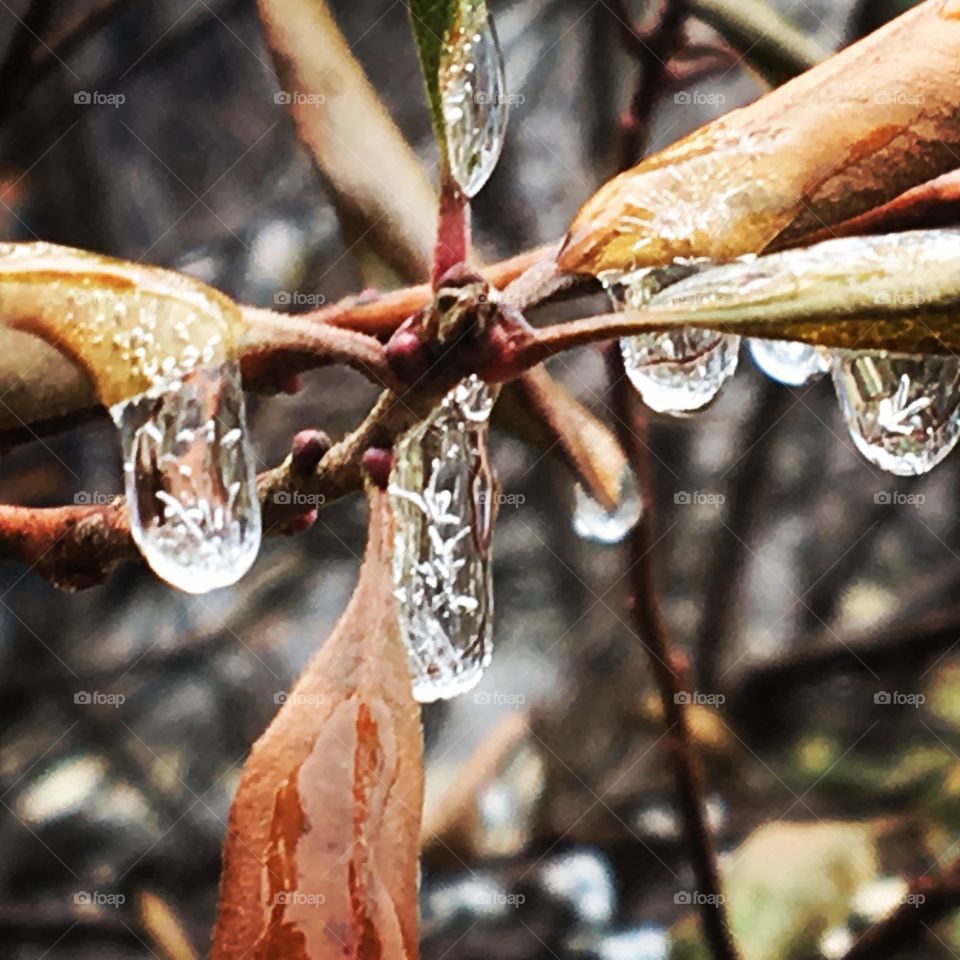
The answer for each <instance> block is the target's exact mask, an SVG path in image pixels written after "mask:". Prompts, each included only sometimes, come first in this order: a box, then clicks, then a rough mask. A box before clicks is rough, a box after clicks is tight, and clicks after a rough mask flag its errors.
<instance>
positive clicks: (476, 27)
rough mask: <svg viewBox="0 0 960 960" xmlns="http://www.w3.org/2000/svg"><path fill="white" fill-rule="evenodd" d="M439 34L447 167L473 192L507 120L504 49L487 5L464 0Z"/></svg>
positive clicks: (490, 164)
mask: <svg viewBox="0 0 960 960" xmlns="http://www.w3.org/2000/svg"><path fill="white" fill-rule="evenodd" d="M460 8H461V12H460V18H459V20H458V21H457V23H455V24H454V26H453V27H452V28H451V30H450V31H449V33H448V35H447V37H446V38H445V40H444V46H443V52H442V54H441V58H440V71H439V78H440V98H441V105H442V110H443V125H444V133H445V139H446V145H447V157H448V159H449V163H450V172H451V173H452V174H453V177H454V179H455V180H456V181H457V183H458V185H459V186H460V189H461V190H462V191H463V193H464V195H465V196H467V197H468V198H469V197H475V196H476V195H477V193H479V192H480V190H481V188H482V187H483V185H484V184H485V183H486V182H487V180H489V179H490V174H491V173H493V170H494V167H496V165H497V161H498V160H499V159H500V151H501V150H502V149H503V140H504V136H505V134H506V126H507V97H506V81H505V79H504V70H503V55H502V53H501V51H500V43H499V41H498V40H497V34H496V30H495V29H494V26H493V20H492V19H491V17H490V15H489V14H488V12H487V5H486V3H483V2H477V0H468V2H467V3H463V4H461V5H460Z"/></svg>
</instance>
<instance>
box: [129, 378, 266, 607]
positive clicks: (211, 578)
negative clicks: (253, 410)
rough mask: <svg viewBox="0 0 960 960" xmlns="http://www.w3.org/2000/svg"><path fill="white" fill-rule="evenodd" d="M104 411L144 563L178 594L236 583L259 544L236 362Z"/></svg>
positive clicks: (254, 487)
mask: <svg viewBox="0 0 960 960" xmlns="http://www.w3.org/2000/svg"><path fill="white" fill-rule="evenodd" d="M110 412H111V414H112V416H113V419H114V422H115V423H116V425H117V427H118V428H119V430H120V438H121V442H122V445H123V469H124V480H125V487H126V495H127V509H128V511H129V515H130V528H131V532H132V533H133V538H134V540H135V541H136V543H137V545H138V546H139V548H140V550H141V552H142V553H143V556H144V558H145V559H146V561H147V563H149V564H150V566H151V568H152V569H153V571H154V572H155V573H156V574H157V575H158V576H159V577H161V578H163V579H164V580H166V581H167V582H168V583H170V584H171V585H172V586H174V587H177V588H179V589H180V590H185V591H186V592H187V593H206V592H207V591H208V590H214V589H216V588H217V587H226V586H229V585H230V584H232V583H236V581H237V580H239V579H240V577H242V576H243V575H244V574H245V573H246V572H247V570H249V569H250V566H251V565H252V564H253V561H254V560H255V559H256V556H257V551H258V550H259V548H260V504H259V502H258V500H257V485H256V475H255V472H254V462H253V451H252V449H251V447H250V441H249V439H248V437H247V430H246V417H245V413H244V396H243V388H242V384H241V381H240V369H239V365H238V364H237V363H236V362H228V363H225V364H224V365H223V366H221V367H219V368H209V367H200V368H198V369H196V370H195V371H193V372H192V373H190V374H188V375H187V376H186V377H184V379H183V380H178V381H173V382H171V383H169V384H167V385H166V386H164V387H163V388H160V389H158V390H156V391H150V392H148V393H145V394H141V395H139V396H137V397H133V398H132V399H130V400H124V401H122V402H120V403H117V404H115V405H114V406H113V407H111V408H110Z"/></svg>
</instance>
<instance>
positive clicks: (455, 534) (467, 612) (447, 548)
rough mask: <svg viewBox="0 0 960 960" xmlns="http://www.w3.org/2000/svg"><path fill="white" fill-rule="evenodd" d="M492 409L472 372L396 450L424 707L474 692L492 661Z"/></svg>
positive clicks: (405, 614) (414, 657)
mask: <svg viewBox="0 0 960 960" xmlns="http://www.w3.org/2000/svg"><path fill="white" fill-rule="evenodd" d="M492 407H493V396H492V394H491V392H490V390H489V388H488V387H487V385H486V384H485V383H484V382H483V381H482V380H480V379H478V378H477V377H475V376H472V377H470V378H469V379H467V380H464V381H463V382H462V383H460V384H458V385H457V386H456V387H454V389H453V390H451V391H450V393H449V394H448V395H447V396H446V397H445V398H444V400H443V402H442V403H441V404H440V406H439V407H438V408H437V410H436V411H435V412H434V413H433V414H432V415H431V416H430V417H429V418H428V419H427V420H425V421H424V422H423V423H422V424H420V425H419V426H418V427H415V428H414V429H413V430H412V431H411V432H410V433H409V434H408V435H407V436H406V437H404V438H403V440H402V441H401V442H400V443H399V444H398V445H397V448H396V466H395V467H394V469H393V473H392V474H391V477H390V494H391V497H392V503H393V511H394V515H395V517H396V533H395V535H394V556H393V574H394V582H395V584H396V595H397V600H398V601H399V608H400V628H401V633H402V635H403V639H404V642H405V644H406V647H407V654H408V657H409V660H410V670H411V673H412V675H413V693H414V696H415V697H416V698H417V700H419V701H421V702H423V703H428V702H431V701H433V700H439V699H446V698H448V697H453V696H456V695H457V694H458V693H464V692H465V691H467V690H469V689H470V688H471V687H473V686H474V685H475V684H476V683H477V682H478V681H479V679H480V677H481V675H482V673H483V670H484V668H485V667H486V666H487V664H488V663H489V662H490V657H491V653H492V632H493V592H492V590H493V584H492V578H491V572H492V570H491V556H490V540H491V536H492V534H493V521H494V514H495V499H496V498H495V495H494V494H495V484H496V478H495V476H494V473H493V468H492V466H491V464H490V459H489V456H488V451H487V433H488V421H489V417H490V410H491V409H492Z"/></svg>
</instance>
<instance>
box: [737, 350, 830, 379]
mask: <svg viewBox="0 0 960 960" xmlns="http://www.w3.org/2000/svg"><path fill="white" fill-rule="evenodd" d="M747 346H748V347H749V348H750V354H751V356H752V357H753V362H754V363H755V364H756V365H757V366H758V367H759V368H760V370H762V371H763V373H765V374H766V375H767V376H768V377H769V378H770V379H771V380H776V381H777V382H778V383H783V384H786V386H788V387H802V386H803V385H804V384H807V383H811V382H812V381H814V380H816V379H817V378H818V377H822V376H823V375H824V374H825V373H826V372H827V371H828V370H829V369H830V360H829V358H828V357H827V356H826V355H825V354H824V351H822V350H818V349H817V348H816V347H812V346H810V345H809V344H807V343H797V342H795V341H791V340H757V339H754V338H751V339H749V340H747Z"/></svg>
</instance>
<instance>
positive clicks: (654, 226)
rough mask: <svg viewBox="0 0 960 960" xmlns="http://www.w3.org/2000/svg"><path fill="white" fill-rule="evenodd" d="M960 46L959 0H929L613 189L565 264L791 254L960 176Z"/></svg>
mask: <svg viewBox="0 0 960 960" xmlns="http://www.w3.org/2000/svg"><path fill="white" fill-rule="evenodd" d="M958 51H960V4H958V3H957V0H928V2H926V3H922V4H920V5H919V6H918V7H916V8H915V9H913V10H911V11H909V12H908V13H906V14H904V15H903V16H902V17H899V18H898V19H896V20H894V21H893V22H891V23H890V24H888V25H887V26H885V27H884V28H883V29H881V30H879V31H877V32H876V33H875V34H872V35H871V36H869V37H867V38H865V39H864V40H862V41H860V42H859V43H856V44H854V45H853V46H851V47H848V48H847V49H845V50H843V51H841V52H840V53H838V54H837V55H836V56H834V57H832V58H830V59H829V60H827V61H824V62H823V63H822V64H819V65H818V66H816V67H814V68H813V69H812V70H809V71H808V72H807V73H805V74H803V75H802V76H800V77H798V78H797V79H796V80H793V81H791V82H790V83H787V84H785V85H784V86H782V87H779V88H778V89H777V90H774V91H773V92H771V93H769V94H767V95H766V96H765V97H762V98H761V99H760V100H758V101H756V102H755V103H753V104H751V105H750V106H748V107H744V108H743V109H740V110H736V111H734V112H732V113H729V114H727V115H726V116H724V117H721V118H720V119H718V120H716V121H714V122H712V123H710V124H708V125H707V126H705V127H702V128H701V129H699V130H697V131H696V132H695V133H693V134H692V135H690V136H688V137H686V138H684V139H683V140H680V141H679V142H678V143H676V144H674V145H673V146H671V147H668V148H667V149H666V150H663V151H661V152H660V153H657V154H655V155H654V156H652V157H650V158H649V159H648V160H645V161H643V162H642V163H641V164H639V165H638V166H636V167H634V168H633V169H632V170H629V171H627V172H626V173H624V174H621V175H620V176H618V177H616V178H615V179H613V180H611V181H610V182H609V183H607V184H606V185H605V186H603V187H602V188H601V189H600V190H599V191H598V192H597V193H596V194H595V195H594V196H593V197H592V198H591V199H590V200H589V201H588V202H587V203H586V205H585V206H584V207H583V209H582V210H581V211H580V213H579V214H578V215H577V217H576V218H575V220H574V222H573V225H572V226H571V228H570V231H569V234H568V237H567V240H566V243H565V245H564V248H563V250H562V251H561V253H560V256H559V263H560V266H561V268H562V269H563V270H565V271H566V272H569V273H587V274H593V275H598V274H601V273H603V272H604V271H608V270H619V271H631V270H635V269H638V268H640V267H645V266H653V267H661V266H664V265H666V264H669V263H672V262H673V261H674V260H675V259H677V258H695V257H705V258H708V259H711V260H721V261H722V260H730V259H733V258H735V257H739V256H743V255H744V254H751V253H760V252H763V251H765V250H770V249H776V248H778V247H784V246H787V245H790V244H792V243H795V242H796V241H797V240H798V239H799V238H802V237H803V236H805V235H807V234H810V233H812V232H813V231H815V230H818V229H821V228H823V227H824V226H831V225H833V224H836V223H840V222H841V221H843V220H847V219H849V218H851V217H855V216H857V215H859V214H862V213H864V212H865V211H867V210H870V209H872V208H874V207H876V206H878V205H880V204H882V203H885V202H887V201H889V200H891V199H893V198H894V197H896V196H898V195H899V194H901V193H903V192H904V191H905V190H907V189H909V188H910V187H913V186H915V185H917V184H920V183H923V182H925V181H927V180H929V179H931V178H933V177H935V176H938V175H939V174H941V173H944V172H946V171H947V170H951V169H953V168H954V167H956V165H957V156H958V154H960V56H958ZM892 64H896V67H895V68H893V67H892V66H891V65H892Z"/></svg>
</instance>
